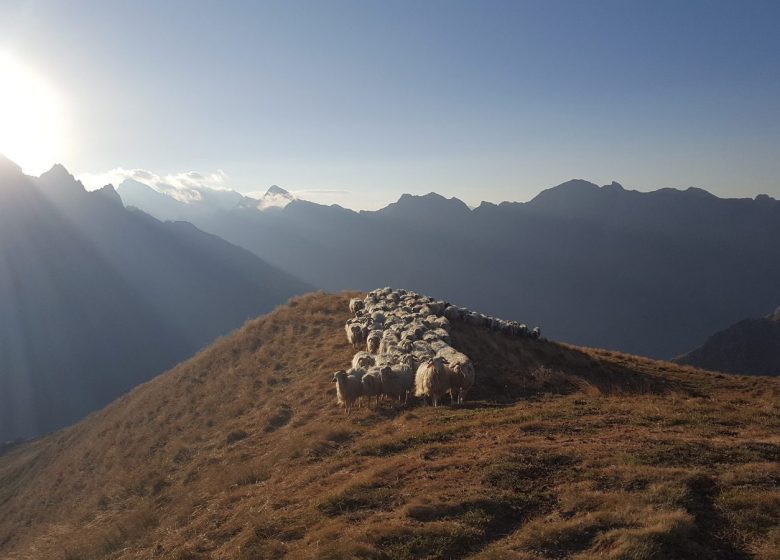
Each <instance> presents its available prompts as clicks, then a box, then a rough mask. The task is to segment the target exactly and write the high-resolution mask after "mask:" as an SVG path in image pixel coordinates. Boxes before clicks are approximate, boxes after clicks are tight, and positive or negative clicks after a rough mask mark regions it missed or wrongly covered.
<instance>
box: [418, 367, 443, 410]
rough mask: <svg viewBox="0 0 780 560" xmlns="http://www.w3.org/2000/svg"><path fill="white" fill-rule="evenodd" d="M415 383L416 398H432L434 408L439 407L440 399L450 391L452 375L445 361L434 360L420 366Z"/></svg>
mask: <svg viewBox="0 0 780 560" xmlns="http://www.w3.org/2000/svg"><path fill="white" fill-rule="evenodd" d="M414 383H415V390H414V394H415V395H416V396H418V397H430V398H431V402H432V403H433V406H439V398H440V397H441V396H442V395H444V394H445V393H446V392H447V391H449V390H450V374H449V372H448V371H447V370H446V368H445V367H444V360H443V359H441V358H434V359H431V360H428V361H427V362H424V363H422V364H420V367H418V368H417V374H416V375H415V379H414Z"/></svg>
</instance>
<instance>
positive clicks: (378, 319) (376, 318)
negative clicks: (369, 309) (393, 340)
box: [371, 311, 385, 325]
mask: <svg viewBox="0 0 780 560" xmlns="http://www.w3.org/2000/svg"><path fill="white" fill-rule="evenodd" d="M371 320H372V321H373V322H374V324H375V325H384V324H385V314H384V313H383V312H382V311H374V312H373V313H372V314H371Z"/></svg>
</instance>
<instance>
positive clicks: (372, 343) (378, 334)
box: [366, 330, 382, 354]
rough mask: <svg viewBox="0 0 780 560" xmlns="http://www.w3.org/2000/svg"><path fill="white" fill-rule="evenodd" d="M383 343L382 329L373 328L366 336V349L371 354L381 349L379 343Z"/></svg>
mask: <svg viewBox="0 0 780 560" xmlns="http://www.w3.org/2000/svg"><path fill="white" fill-rule="evenodd" d="M381 343H382V331H380V330H372V331H371V332H369V333H368V337H366V350H367V351H368V353H369V354H376V353H377V352H378V351H379V345H380V344H381Z"/></svg>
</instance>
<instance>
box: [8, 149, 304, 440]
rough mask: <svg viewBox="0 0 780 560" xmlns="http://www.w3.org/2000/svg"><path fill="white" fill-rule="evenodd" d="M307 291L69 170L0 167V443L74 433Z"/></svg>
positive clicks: (228, 246)
mask: <svg viewBox="0 0 780 560" xmlns="http://www.w3.org/2000/svg"><path fill="white" fill-rule="evenodd" d="M309 289H310V288H309V286H308V285H306V284H304V283H303V282H301V281H299V280H297V279H295V278H293V277H292V276H290V275H288V274H285V273H283V272H282V271H280V270H278V269H276V268H275V267H273V266H271V265H268V264H267V263H265V262H263V261H261V260H260V259H259V258H257V257H256V256H255V255H253V254H251V253H250V252H248V251H246V250H245V249H241V248H239V247H236V246H234V245H231V244H229V243H227V242H225V241H223V240H222V239H219V238H217V237H215V236H213V235H211V234H207V233H204V232H202V231H200V230H198V229H196V228H195V227H194V226H192V225H190V224H185V223H162V222H159V221H157V220H156V219H154V218H152V217H150V216H148V215H146V214H144V213H143V212H140V211H138V210H127V209H125V208H124V207H123V206H122V204H121V200H119V198H118V197H117V196H116V192H115V191H114V190H113V188H111V187H110V186H109V187H106V188H104V189H102V190H100V191H96V192H93V193H88V192H86V191H85V190H84V188H83V186H82V185H81V184H80V183H78V182H77V181H75V180H74V179H73V177H72V176H70V175H69V174H68V172H67V171H66V170H65V169H64V168H63V167H62V166H55V167H54V168H52V170H51V171H49V172H48V173H45V174H44V175H42V176H41V177H40V178H33V177H27V176H25V175H23V174H22V173H21V171H20V170H19V169H18V168H17V167H16V166H14V165H13V164H11V163H10V162H8V161H7V160H5V162H0V441H5V440H9V439H14V438H20V437H30V436H34V435H39V434H41V433H45V432H46V431H50V430H53V429H56V428H59V427H62V426H64V425H67V424H69V423H72V422H74V421H76V420H77V419H79V418H81V417H83V416H84V415H85V414H86V413H88V412H90V411H93V410H96V409H98V408H100V407H101V406H104V405H105V404H106V403H108V402H110V401H111V400H112V399H114V398H116V397H117V396H118V395H120V394H122V393H123V392H125V391H127V390H128V389H130V388H131V387H133V386H135V385H136V384H137V383H139V382H141V381H145V380H147V379H149V378H151V377H152V376H154V375H156V374H157V373H160V372H161V371H164V370H165V369H167V368H169V367H171V366H173V365H174V364H176V363H177V362H179V361H181V360H182V359H184V358H185V357H187V356H190V355H192V353H194V352H195V351H197V350H198V349H200V348H202V347H203V346H205V345H207V344H209V343H210V342H211V341H212V340H213V339H214V338H215V337H217V336H219V335H221V334H224V333H227V332H229V331H230V330H232V329H234V328H236V327H238V326H239V325H241V324H242V323H243V322H244V321H245V320H246V319H247V318H249V317H253V316H256V315H257V314H258V313H262V312H264V311H267V310H269V309H271V308H272V307H274V306H275V305H277V304H279V303H281V302H283V301H286V300H287V299H288V298H289V297H290V296H291V295H294V294H296V293H302V292H305V291H308V290H309Z"/></svg>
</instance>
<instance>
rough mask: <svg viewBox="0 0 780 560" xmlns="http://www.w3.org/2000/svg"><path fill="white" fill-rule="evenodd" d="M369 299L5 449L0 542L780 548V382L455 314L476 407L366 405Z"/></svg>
mask: <svg viewBox="0 0 780 560" xmlns="http://www.w3.org/2000/svg"><path fill="white" fill-rule="evenodd" d="M351 295H353V294H341V295H325V294H311V295H307V296H304V297H301V298H297V299H295V300H293V301H291V302H290V304H289V306H284V307H281V308H279V309H277V310H276V311H274V312H273V313H271V314H269V315H268V316H265V317H263V318H260V319H258V320H255V321H252V322H250V323H248V324H247V325H246V326H245V327H244V328H243V329H241V330H240V331H238V332H236V333H234V334H233V335H231V336H228V337H226V338H224V339H222V340H220V341H218V342H217V343H216V344H215V345H213V346H212V347H211V348H209V349H207V350H205V351H204V352H202V353H200V354H199V355H197V356H195V357H194V358H193V359H191V360H190V361H188V362H186V363H183V364H181V365H180V366H178V367H177V368H175V369H174V370H172V371H170V372H168V373H166V374H164V375H162V376H160V377H158V378H157V379H155V380H153V381H151V382H149V383H146V384H144V385H142V386H140V387H138V388H137V389H135V390H134V391H132V392H131V393H129V394H128V395H126V396H125V397H123V398H121V399H119V400H118V401H116V402H114V403H112V404H111V405H110V406H108V407H107V408H106V409H104V410H103V411H101V412H98V413H96V414H93V415H92V416H90V417H89V418H87V419H86V420H84V421H83V422H81V423H79V424H77V425H75V426H73V427H71V428H68V429H66V430H63V431H60V432H57V433H54V434H52V435H50V436H47V437H45V438H42V439H40V440H38V441H35V442H32V443H29V444H26V445H23V446H20V447H17V448H14V449H12V450H11V451H9V452H8V453H6V454H5V455H3V456H2V457H0V557H2V558H7V559H14V560H21V559H40V558H51V559H53V560H66V559H67V560H88V559H96V558H122V559H147V558H163V559H171V560H174V559H175V560H185V559H189V560H196V559H207V558H209V559H210V558H214V559H234V558H236V559H243V560H249V559H257V558H281V557H288V558H376V559H407V558H479V559H483V560H486V559H498V558H516V559H522V560H532V559H545V558H577V559H596V558H599V559H618V558H620V559H637V560H638V559H650V558H688V557H697V558H702V559H703V558H760V559H767V560H768V559H776V558H779V557H780V529H779V528H778V526H779V525H780V523H779V522H780V489H779V488H780V382H778V380H777V379H769V378H754V377H738V376H725V375H720V374H714V373H708V372H703V371H698V370H695V369H692V368H687V367H679V366H676V365H674V364H671V363H665V362H656V361H652V360H647V359H643V358H638V357H634V356H627V355H623V354H619V353H614V352H606V351H602V350H595V349H583V348H575V347H571V346H566V345H560V344H555V343H552V342H546V341H529V340H519V339H515V338H510V337H506V336H504V335H500V334H495V333H490V332H487V331H484V330H482V329H477V328H474V327H469V326H466V325H456V327H455V329H454V332H453V339H454V342H455V344H456V345H457V346H458V347H460V348H461V349H463V350H464V351H465V352H466V353H467V354H469V355H470V356H471V357H472V358H473V359H474V361H475V365H476V367H477V372H478V383H479V384H478V386H477V387H476V388H475V390H474V391H473V392H472V393H471V394H470V395H469V397H470V398H469V402H467V404H466V405H464V406H463V407H459V408H454V407H451V406H444V407H440V408H438V409H433V408H431V407H427V406H420V405H416V406H408V407H402V406H397V405H391V404H389V403H383V405H382V406H381V407H380V408H379V409H378V410H371V411H369V410H366V408H365V407H363V408H360V409H357V410H356V411H354V412H353V415H352V416H351V417H350V418H346V417H345V416H344V414H343V413H342V412H341V411H340V410H339V409H337V408H336V406H335V392H334V389H333V386H332V384H331V383H330V374H331V372H332V371H334V370H336V369H340V368H342V367H344V366H345V365H346V364H347V363H348V362H349V360H350V358H351V355H352V348H351V347H349V346H348V345H347V344H346V341H345V340H344V335H343V324H344V321H345V319H346V318H347V315H348V312H347V310H346V308H347V305H346V304H347V300H348V298H349V297H350V296H351Z"/></svg>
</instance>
